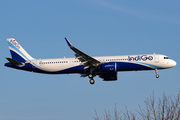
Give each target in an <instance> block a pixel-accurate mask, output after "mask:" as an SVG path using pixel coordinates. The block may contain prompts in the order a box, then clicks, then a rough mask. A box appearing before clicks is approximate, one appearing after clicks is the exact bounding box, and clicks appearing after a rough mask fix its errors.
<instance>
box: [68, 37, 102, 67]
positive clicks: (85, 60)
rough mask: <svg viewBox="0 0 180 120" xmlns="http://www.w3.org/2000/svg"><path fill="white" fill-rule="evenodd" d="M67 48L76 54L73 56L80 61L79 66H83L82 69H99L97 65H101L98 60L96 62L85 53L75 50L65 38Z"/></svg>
mask: <svg viewBox="0 0 180 120" xmlns="http://www.w3.org/2000/svg"><path fill="white" fill-rule="evenodd" d="M65 40H66V42H67V44H68V46H69V47H70V48H71V49H72V50H73V51H74V52H75V53H76V54H75V56H76V58H77V59H78V60H79V61H81V64H83V65H84V66H85V68H84V69H88V68H90V67H99V65H100V64H101V62H100V61H99V60H96V59H95V58H93V57H91V56H89V55H87V54H86V53H84V52H82V51H80V50H78V49H77V48H75V47H74V46H73V45H72V44H71V43H70V42H69V40H68V39H67V38H65Z"/></svg>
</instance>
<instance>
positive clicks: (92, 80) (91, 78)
mask: <svg viewBox="0 0 180 120" xmlns="http://www.w3.org/2000/svg"><path fill="white" fill-rule="evenodd" d="M93 77H94V76H93V75H92V74H89V78H90V80H89V82H90V84H91V85H93V84H94V83H95V81H94V79H93Z"/></svg>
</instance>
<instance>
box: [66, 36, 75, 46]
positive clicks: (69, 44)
mask: <svg viewBox="0 0 180 120" xmlns="http://www.w3.org/2000/svg"><path fill="white" fill-rule="evenodd" d="M65 40H66V42H67V44H68V46H69V47H72V46H73V45H72V44H71V43H70V42H69V40H68V39H67V38H65Z"/></svg>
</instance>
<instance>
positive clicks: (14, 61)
mask: <svg viewBox="0 0 180 120" xmlns="http://www.w3.org/2000/svg"><path fill="white" fill-rule="evenodd" d="M6 59H7V60H8V61H9V62H10V63H11V64H13V65H24V64H23V63H21V62H18V61H16V60H14V59H12V58H6Z"/></svg>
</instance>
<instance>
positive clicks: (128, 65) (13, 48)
mask: <svg viewBox="0 0 180 120" xmlns="http://www.w3.org/2000/svg"><path fill="white" fill-rule="evenodd" d="M65 40H66V42H67V44H68V46H69V47H70V49H71V50H73V51H74V52H75V58H57V59H35V58H33V57H31V56H30V55H29V54H28V53H27V52H26V51H25V50H24V49H23V48H22V47H21V45H20V44H19V43H18V42H17V41H16V40H15V39H14V38H8V39H7V42H8V45H9V50H10V53H11V56H12V58H6V59H7V60H8V61H9V62H8V63H5V66H7V67H11V68H15V69H20V70H26V71H32V72H37V73H45V74H70V73H78V74H81V77H89V79H90V83H91V84H94V82H95V81H94V79H93V78H94V77H95V76H99V77H100V78H102V79H103V80H104V81H114V80H117V72H118V71H138V70H155V73H156V78H159V75H158V70H159V69H167V68H171V67H174V66H176V62H175V61H174V60H172V59H169V57H168V56H166V55H161V54H142V55H123V56H100V57H91V56H89V55H87V54H86V53H84V52H82V51H80V50H79V49H77V48H75V47H74V46H73V45H72V44H71V43H70V42H69V40H68V39H67V38H65Z"/></svg>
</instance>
